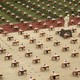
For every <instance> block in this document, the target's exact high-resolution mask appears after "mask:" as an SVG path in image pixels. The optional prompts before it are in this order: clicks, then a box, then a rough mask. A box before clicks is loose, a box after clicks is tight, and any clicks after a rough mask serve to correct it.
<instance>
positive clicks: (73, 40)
mask: <svg viewBox="0 0 80 80" xmlns="http://www.w3.org/2000/svg"><path fill="white" fill-rule="evenodd" d="M77 41H78V39H77V38H75V37H72V39H71V41H70V43H71V44H75V43H77Z"/></svg>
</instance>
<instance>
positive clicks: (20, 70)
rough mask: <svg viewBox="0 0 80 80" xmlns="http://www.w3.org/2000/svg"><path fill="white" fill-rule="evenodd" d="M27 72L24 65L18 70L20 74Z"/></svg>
mask: <svg viewBox="0 0 80 80" xmlns="http://www.w3.org/2000/svg"><path fill="white" fill-rule="evenodd" d="M24 74H27V70H25V69H24V68H23V67H21V68H20V69H19V71H18V75H24Z"/></svg>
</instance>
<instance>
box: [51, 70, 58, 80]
mask: <svg viewBox="0 0 80 80" xmlns="http://www.w3.org/2000/svg"><path fill="white" fill-rule="evenodd" d="M50 80H59V74H56V73H55V72H54V71H53V72H52V74H51V75H50Z"/></svg>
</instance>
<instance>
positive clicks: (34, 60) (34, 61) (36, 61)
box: [32, 58, 40, 63]
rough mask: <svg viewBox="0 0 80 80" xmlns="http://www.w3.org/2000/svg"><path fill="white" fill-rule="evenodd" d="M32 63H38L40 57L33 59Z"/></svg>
mask: <svg viewBox="0 0 80 80" xmlns="http://www.w3.org/2000/svg"><path fill="white" fill-rule="evenodd" d="M32 63H40V59H39V58H36V59H33V60H32Z"/></svg>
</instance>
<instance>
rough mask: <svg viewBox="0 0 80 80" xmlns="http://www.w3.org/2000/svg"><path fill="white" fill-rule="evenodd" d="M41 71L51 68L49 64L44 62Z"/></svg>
mask: <svg viewBox="0 0 80 80" xmlns="http://www.w3.org/2000/svg"><path fill="white" fill-rule="evenodd" d="M40 70H41V71H46V70H49V65H47V64H43V65H42V66H41V68H40Z"/></svg>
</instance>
